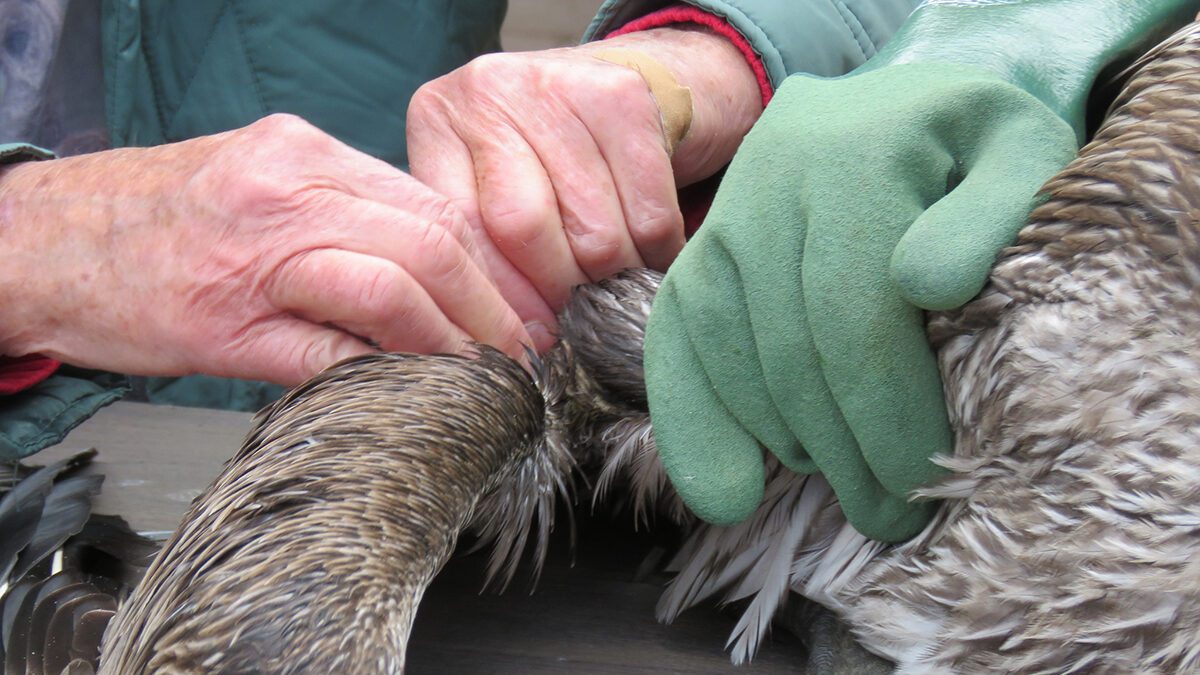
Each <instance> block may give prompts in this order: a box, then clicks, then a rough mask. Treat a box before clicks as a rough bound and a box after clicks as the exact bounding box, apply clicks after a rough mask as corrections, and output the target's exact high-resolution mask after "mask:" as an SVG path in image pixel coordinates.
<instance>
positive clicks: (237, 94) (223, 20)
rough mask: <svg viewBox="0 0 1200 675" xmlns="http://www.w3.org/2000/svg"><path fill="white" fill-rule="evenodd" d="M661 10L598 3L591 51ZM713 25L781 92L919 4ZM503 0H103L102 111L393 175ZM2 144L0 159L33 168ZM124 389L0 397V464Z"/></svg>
mask: <svg viewBox="0 0 1200 675" xmlns="http://www.w3.org/2000/svg"><path fill="white" fill-rule="evenodd" d="M670 4H672V3H671V2H670V1H669V0H662V1H647V0H641V1H639V0H609V1H608V2H606V3H605V4H604V5H603V7H601V9H600V11H599V13H598V14H597V16H596V19H595V20H594V21H593V22H592V24H591V26H590V27H589V28H588V32H587V34H586V35H585V38H584V39H585V40H590V39H597V38H600V37H603V36H604V35H605V34H607V33H608V32H610V31H611V30H614V29H615V28H618V27H620V26H621V25H622V24H624V23H627V22H628V21H630V20H632V19H634V18H637V17H639V16H644V15H645V14H648V13H650V12H652V11H655V10H657V9H660V8H662V7H665V6H667V5H670ZM688 4H692V5H695V6H697V7H699V8H700V9H703V10H705V11H708V12H710V13H713V14H716V15H718V16H720V17H723V18H724V19H725V20H726V21H727V22H728V23H729V24H730V25H731V26H732V27H733V28H735V29H736V30H737V31H739V32H740V33H741V34H742V35H743V36H744V37H745V38H746V39H747V40H748V41H749V43H750V44H751V46H752V47H753V48H754V50H755V52H756V53H757V54H758V55H759V57H760V58H761V59H762V61H763V63H764V65H765V67H766V71H767V74H768V76H769V78H770V79H771V81H772V83H773V84H774V85H776V86H778V85H779V84H780V83H781V82H782V81H783V78H784V77H786V76H787V75H788V74H790V73H795V72H807V73H813V74H816V75H824V76H835V75H840V74H843V73H845V72H847V71H849V70H851V69H853V68H854V67H855V66H857V65H859V64H861V63H862V62H863V61H865V60H866V59H868V58H870V57H871V56H872V55H873V54H874V53H875V50H876V49H878V47H879V46H880V45H881V44H882V43H883V42H884V41H885V40H886V39H887V38H888V37H889V36H890V35H891V34H892V32H893V31H895V29H896V28H898V27H899V25H900V23H902V22H903V20H904V18H905V17H906V16H907V15H908V14H909V12H911V10H912V9H913V7H914V6H915V5H916V4H917V0H689V2H688ZM505 8H506V1H505V0H392V1H388V2H379V1H378V0H338V1H337V2H332V1H330V0H288V1H287V2H277V1H270V0H237V1H236V2H230V1H228V0H145V1H142V0H102V12H103V14H102V31H103V36H102V45H103V59H104V63H103V66H104V76H105V95H106V100H105V109H106V114H107V118H108V119H107V122H108V129H109V136H110V139H111V141H112V143H113V145H115V146H146V145H155V144H160V143H167V142H171V141H177V140H182V139H185V138H191V137H194V136H200V135H204V134H210V133H215V132H219V131H225V130H228V129H233V128H237V127H241V126H244V125H246V124H249V123H250V122H253V121H254V120H257V119H259V118H261V117H263V116H265V115H268V114H270V113H274V112H290V113H294V114H297V115H300V116H302V117H304V118H306V119H307V120H309V121H310V122H312V123H313V124H315V125H316V126H318V127H320V128H322V129H324V130H325V131H327V132H329V133H330V134H332V135H334V136H336V137H338V138H340V139H342V140H343V141H345V142H346V143H348V144H349V145H351V146H354V147H355V148H358V149H360V150H362V151H364V152H367V153H369V154H371V155H374V156H376V157H380V158H382V159H384V160H386V161H388V162H391V163H392V164H395V165H396V166H400V167H404V166H406V154H405V138H404V119H405V110H406V108H407V103H408V100H409V98H410V97H411V96H412V94H413V92H414V91H416V89H417V87H419V86H420V85H421V84H422V83H423V82H426V81H428V80H430V79H432V78H434V77H437V76H439V75H442V74H444V73H446V72H449V71H450V70H453V69H454V68H456V67H458V66H459V65H462V64H463V63H466V62H467V61H468V60H470V59H471V58H473V57H475V56H477V55H479V54H481V53H484V52H487V51H494V50H497V49H499V48H500V44H499V26H500V23H501V21H502V19H503V16H504V12H505ZM35 157H36V154H34V153H33V152H25V151H24V149H23V148H21V147H20V146H10V147H0V161H3V160H4V159H5V158H8V159H9V160H10V161H11V160H14V159H30V158H35ZM137 384H138V387H139V389H140V390H141V391H140V392H139V393H141V394H142V396H143V397H144V398H146V399H148V400H152V401H161V402H170V403H176V404H184V405H206V406H215V407H226V408H233V409H242V410H253V409H256V408H258V407H260V406H261V405H263V404H265V403H266V402H268V401H269V400H270V399H271V398H272V397H273V396H275V395H277V393H278V391H279V390H278V388H275V387H272V386H267V385H262V384H261V383H248V382H239V381H233V380H221V379H217V378H206V377H189V378H181V379H162V378H149V379H145V380H138V382H137ZM128 389H129V384H128V382H127V381H126V380H125V378H122V377H119V376H116V375H111V374H107V373H95V372H88V371H81V370H77V369H73V368H67V367H64V368H63V369H61V370H60V371H59V372H58V373H57V374H55V375H54V376H52V377H50V378H49V379H48V380H46V381H44V382H42V383H41V384H39V385H37V386H35V387H34V388H32V389H30V390H27V391H24V392H21V393H18V394H14V395H9V396H4V397H0V459H3V458H14V457H23V456H26V455H29V454H32V453H33V452H36V451H37V450H39V449H41V448H42V447H45V446H47V445H50V444H53V443H55V442H58V441H59V440H61V439H62V438H63V436H64V435H65V434H66V433H67V432H68V431H69V430H70V429H72V428H73V427H74V426H75V425H77V424H79V423H80V422H81V421H83V420H84V419H86V418H87V417H89V416H90V415H92V414H93V413H94V412H95V411H96V410H97V409H98V408H99V407H101V406H103V405H105V404H107V403H110V402H112V401H113V400H116V399H117V398H119V397H120V396H121V395H123V394H124V393H125V392H127V391H128Z"/></svg>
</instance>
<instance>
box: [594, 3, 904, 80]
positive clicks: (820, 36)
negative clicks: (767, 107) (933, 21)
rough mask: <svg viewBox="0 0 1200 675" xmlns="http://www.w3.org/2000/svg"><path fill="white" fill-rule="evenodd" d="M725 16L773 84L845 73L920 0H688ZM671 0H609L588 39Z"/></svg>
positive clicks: (870, 52)
mask: <svg viewBox="0 0 1200 675" xmlns="http://www.w3.org/2000/svg"><path fill="white" fill-rule="evenodd" d="M686 2H687V4H689V5H693V6H695V7H697V8H699V9H702V10H704V11H706V12H709V13H710V14H715V15H717V16H720V17H721V18H723V19H725V21H727V22H728V23H729V25H730V26H732V27H733V28H734V29H735V30H737V31H738V32H739V33H741V34H742V36H743V37H745V38H746V40H747V41H748V42H749V43H750V46H751V47H753V48H754V51H756V52H757V53H758V55H759V56H760V57H761V58H762V60H763V65H764V66H765V67H766V69H767V76H768V77H769V78H770V79H771V84H772V85H773V86H775V87H778V86H779V85H780V84H782V83H783V80H784V78H785V77H787V76H788V75H791V74H792V73H811V74H813V75H820V76H823V77H834V76H837V75H844V74H846V73H848V72H850V71H851V70H853V69H854V68H856V67H858V66H859V65H861V64H862V63H863V62H865V61H866V60H867V59H869V58H871V57H872V56H874V55H875V52H876V51H877V50H878V49H879V47H881V46H883V43H884V42H886V41H887V40H888V38H890V37H891V36H892V33H894V32H895V31H896V29H898V28H899V27H900V24H902V23H904V20H905V19H906V18H908V15H909V14H910V13H911V12H912V10H913V9H914V8H915V7H916V6H917V4H918V2H919V0H686ZM671 4H674V3H673V2H672V1H671V0H607V2H605V3H604V5H603V6H602V7H601V8H600V11H599V12H598V13H597V14H596V18H595V19H593V20H592V24H591V25H590V26H589V27H588V31H587V34H586V35H585V36H584V40H585V41H586V40H595V39H599V38H602V37H604V36H605V35H607V34H608V33H609V32H611V31H613V30H615V29H617V28H620V27H621V26H622V25H624V24H626V23H629V22H630V21H631V20H633V19H636V18H638V17H639V16H644V15H646V14H649V13H650V12H653V11H655V10H658V9H661V8H663V7H666V6H668V5H671Z"/></svg>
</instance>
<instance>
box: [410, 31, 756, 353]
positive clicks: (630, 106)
mask: <svg viewBox="0 0 1200 675" xmlns="http://www.w3.org/2000/svg"><path fill="white" fill-rule="evenodd" d="M615 47H621V48H631V49H639V50H644V51H645V52H646V53H647V54H649V55H650V56H651V57H653V58H654V59H655V60H657V61H659V62H660V63H662V64H663V65H665V66H667V67H668V68H669V70H671V71H672V73H673V74H674V76H675V78H676V79H677V80H678V82H679V83H680V84H681V85H683V86H687V87H689V88H691V89H692V92H693V94H692V96H693V101H694V102H695V111H694V115H693V121H692V128H691V131H690V132H689V134H688V136H687V137H686V138H685V140H684V142H683V143H682V145H681V146H680V147H679V149H678V151H677V153H676V154H675V157H674V160H675V161H674V164H673V163H672V157H670V156H669V155H668V152H667V144H666V141H665V139H664V136H663V125H662V120H661V118H660V114H659V109H658V106H657V105H656V102H655V99H654V98H653V96H651V93H650V90H649V88H648V87H647V84H646V81H645V80H643V79H642V77H641V75H639V74H638V72H637V71H635V70H633V69H632V68H629V67H626V66H623V65H617V64H614V63H610V62H607V61H602V60H600V59H598V58H596V57H594V56H592V54H593V53H596V52H597V51H599V50H606V49H613V48H615ZM716 92H719V95H716ZM760 108H761V105H760V103H759V93H758V89H757V85H756V84H755V81H754V78H753V75H752V73H751V72H750V70H749V68H748V67H747V66H746V64H745V61H744V58H743V57H742V56H741V55H740V53H738V52H737V50H736V49H735V48H734V47H733V46H732V45H731V44H729V43H728V42H727V41H726V40H725V39H724V38H720V37H717V36H714V35H710V34H708V33H705V32H702V31H690V30H677V29H659V30H653V31H647V32H646V33H641V34H636V35H630V36H623V37H620V38H615V39H613V40H607V41H604V42H602V43H596V44H592V45H584V46H582V47H577V48H571V49H557V50H550V51H546V52H530V53H519V54H493V55H488V56H484V57H481V58H479V59H476V60H475V61H472V62H471V63H470V64H468V65H467V66H465V67H463V68H461V69H459V70H457V71H455V72H453V73H451V74H449V75H447V76H445V77H443V78H441V79H438V80H435V81H434V82H431V83H429V84H427V85H425V86H424V87H422V88H421V89H420V90H419V91H418V92H417V94H416V95H415V96H414V97H413V100H412V103H411V105H410V106H409V109H408V149H409V159H410V162H411V168H412V172H413V175H414V176H415V177H417V178H418V179H420V180H421V181H422V182H424V183H425V184H427V185H429V186H430V187H432V188H434V189H435V190H437V191H438V192H440V193H442V194H445V195H447V196H448V197H449V198H450V199H451V201H452V202H453V203H454V204H455V205H456V206H458V208H459V209H460V210H461V211H462V212H463V213H464V214H465V216H466V218H467V221H468V223H469V224H470V225H471V227H472V229H473V230H474V231H475V232H477V233H478V235H479V236H478V241H479V243H480V251H481V258H482V259H483V260H485V261H486V265H487V267H488V269H489V271H490V273H491V274H492V276H493V278H495V279H496V281H497V284H498V285H499V287H500V289H501V291H502V292H503V293H504V295H505V297H506V299H507V300H508V301H509V302H510V303H511V304H512V306H513V307H514V308H515V309H516V310H517V313H518V314H519V315H520V316H521V317H522V319H523V320H525V321H526V322H527V323H528V324H530V325H531V330H530V332H531V334H532V335H533V337H534V339H535V340H536V341H537V342H538V346H539V348H544V347H546V346H549V344H550V343H551V341H552V339H551V337H550V334H549V332H547V331H546V330H542V328H538V327H537V326H539V325H540V326H541V327H544V328H545V329H552V328H553V327H554V325H555V324H554V313H555V312H556V311H557V310H558V309H559V308H561V307H562V305H563V304H564V303H565V302H566V300H567V298H568V297H569V294H570V290H571V288H572V287H573V286H575V285H577V284H581V283H585V282H587V281H589V280H599V279H602V278H605V277H607V276H610V275H612V274H613V273H615V272H618V271H620V270H622V269H624V268H627V267H646V266H649V267H653V268H656V269H660V270H662V269H666V267H667V265H668V264H670V262H671V261H672V260H673V259H674V258H675V256H676V255H677V254H678V252H679V250H680V248H681V247H682V246H683V241H684V236H683V218H682V216H681V214H680V210H679V204H678V200H677V197H676V188H677V186H681V185H686V184H687V183H690V182H693V181H695V180H699V179H701V178H704V177H707V176H708V175H711V174H712V173H713V172H715V171H716V170H717V169H718V168H719V167H720V166H722V165H723V164H724V163H725V162H726V161H728V159H729V158H730V157H731V156H732V154H733V151H734V148H736V145H737V142H738V141H739V140H740V139H741V137H742V135H744V134H745V132H746V130H747V129H748V128H749V126H750V124H751V123H752V122H753V120H754V118H755V117H756V116H757V114H758V112H759V109H760Z"/></svg>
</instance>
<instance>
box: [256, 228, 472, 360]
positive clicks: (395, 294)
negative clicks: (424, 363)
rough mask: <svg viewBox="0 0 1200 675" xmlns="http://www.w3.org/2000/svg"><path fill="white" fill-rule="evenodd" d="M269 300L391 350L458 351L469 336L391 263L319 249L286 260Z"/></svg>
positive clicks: (272, 284)
mask: <svg viewBox="0 0 1200 675" xmlns="http://www.w3.org/2000/svg"><path fill="white" fill-rule="evenodd" d="M266 293H267V299H268V301H270V302H271V303H272V304H274V305H275V306H277V307H279V308H280V309H283V310H286V311H289V312H291V313H293V314H295V315H296V316H299V317H302V318H304V319H307V320H308V321H310V322H312V323H316V324H332V325H335V326H337V327H339V328H341V329H343V330H345V331H346V332H348V333H351V334H353V335H356V336H360V337H361V338H363V339H364V340H370V341H371V342H373V343H375V344H378V345H379V346H380V347H381V348H383V349H385V350H388V351H407V352H418V353H434V352H460V351H462V350H463V349H464V348H465V346H466V345H467V343H469V342H470V340H471V336H470V335H468V334H467V333H466V332H465V331H463V330H462V329H461V328H459V327H458V326H456V325H455V324H454V323H453V322H452V321H451V320H450V319H448V318H447V317H446V315H445V313H444V312H443V311H442V310H441V308H439V307H438V305H437V303H436V302H434V300H433V298H431V297H430V296H429V294H428V293H427V292H426V290H425V288H424V287H423V286H422V285H421V284H420V283H419V282H418V281H417V280H416V279H414V278H413V277H412V276H411V275H410V274H409V273H408V272H407V271H405V270H404V269H403V268H402V267H401V266H399V265H397V264H395V263H394V262H392V261H389V260H385V259H383V258H378V257H375V256H371V255H366V254H363V253H357V252H354V251H346V250H340V249H332V248H321V249H313V250H310V251H306V252H304V253H301V254H299V255H296V256H293V257H291V258H288V259H287V260H286V261H284V263H283V264H281V265H280V266H279V268H278V269H277V270H276V271H275V273H274V274H273V275H272V278H271V280H270V282H269V283H268V284H267V285H266Z"/></svg>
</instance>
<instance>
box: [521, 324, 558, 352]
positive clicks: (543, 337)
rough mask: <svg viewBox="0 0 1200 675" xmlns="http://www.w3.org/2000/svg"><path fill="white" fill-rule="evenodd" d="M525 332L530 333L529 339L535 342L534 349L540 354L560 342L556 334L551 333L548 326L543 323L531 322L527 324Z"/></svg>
mask: <svg viewBox="0 0 1200 675" xmlns="http://www.w3.org/2000/svg"><path fill="white" fill-rule="evenodd" d="M525 332H526V333H529V338H530V339H531V340H533V348H534V349H536V350H537V351H538V352H544V351H546V350H547V349H549V348H551V347H553V346H554V343H555V342H557V341H558V338H556V337H555V336H554V333H552V332H550V329H549V328H547V327H546V324H544V323H542V322H541V321H530V322H528V323H526V324H525Z"/></svg>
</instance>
